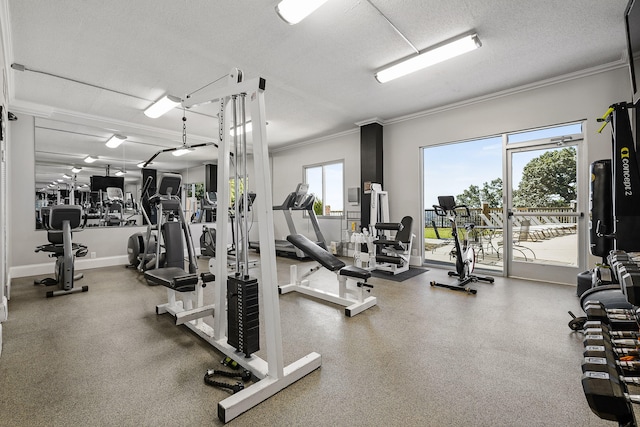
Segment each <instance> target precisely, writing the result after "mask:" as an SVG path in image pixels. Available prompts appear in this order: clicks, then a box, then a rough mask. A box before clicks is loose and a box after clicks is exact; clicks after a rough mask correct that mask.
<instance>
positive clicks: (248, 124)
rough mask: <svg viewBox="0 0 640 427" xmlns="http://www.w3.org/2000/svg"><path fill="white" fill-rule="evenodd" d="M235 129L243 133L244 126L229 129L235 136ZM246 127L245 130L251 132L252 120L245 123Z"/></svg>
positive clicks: (240, 133)
mask: <svg viewBox="0 0 640 427" xmlns="http://www.w3.org/2000/svg"><path fill="white" fill-rule="evenodd" d="M234 129H238V132H239V133H238V135H242V126H237V127H236V128H231V129H229V132H230V133H231V136H233V134H234V133H235V132H234ZM244 129H245V131H246V132H247V133H249V132H251V122H247V123H245V125H244Z"/></svg>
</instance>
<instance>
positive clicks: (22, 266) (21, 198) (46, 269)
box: [9, 114, 145, 277]
mask: <svg viewBox="0 0 640 427" xmlns="http://www.w3.org/2000/svg"><path fill="white" fill-rule="evenodd" d="M17 116H18V120H17V121H15V122H10V124H9V127H10V131H11V135H12V147H11V148H12V149H11V164H12V165H13V167H11V169H10V171H9V200H11V203H10V204H9V217H10V221H11V222H10V227H9V232H10V235H9V246H10V248H11V255H12V256H11V260H10V261H9V266H10V269H11V276H12V277H21V276H30V275H33V274H46V273H52V272H53V264H54V262H53V260H51V259H50V258H48V257H47V256H46V255H45V254H43V253H35V252H34V249H35V247H36V246H38V245H41V244H45V243H47V235H46V231H44V230H36V229H35V216H34V215H35V213H34V212H35V204H34V193H33V189H34V188H35V166H34V159H35V148H34V147H35V145H34V142H35V128H34V118H33V117H32V116H29V115H27V114H18V115H17ZM143 230H145V227H141V226H140V227H109V228H86V229H85V230H84V231H82V232H80V233H74V235H73V238H74V241H76V242H79V243H83V244H85V245H87V246H88V248H89V252H90V253H91V252H95V256H96V258H95V259H91V257H90V255H88V256H87V257H85V258H80V259H78V260H77V261H76V264H75V266H76V268H77V269H79V270H81V269H83V268H91V267H99V266H102V265H109V264H123V265H124V264H125V263H126V254H127V241H128V239H129V236H130V235H131V234H133V233H135V232H141V231H143Z"/></svg>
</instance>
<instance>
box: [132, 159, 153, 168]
mask: <svg viewBox="0 0 640 427" xmlns="http://www.w3.org/2000/svg"><path fill="white" fill-rule="evenodd" d="M145 163H147V162H145V161H142V162H140V163H138V164H137V165H136V166H137V167H139V168H140V169H142V168H143V167H144V164H145ZM149 164H150V165H152V164H153V163H149Z"/></svg>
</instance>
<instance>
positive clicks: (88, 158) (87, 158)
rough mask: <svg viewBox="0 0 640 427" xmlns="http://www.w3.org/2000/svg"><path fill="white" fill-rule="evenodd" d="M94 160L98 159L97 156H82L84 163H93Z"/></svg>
mask: <svg viewBox="0 0 640 427" xmlns="http://www.w3.org/2000/svg"><path fill="white" fill-rule="evenodd" d="M96 160H98V157H97V156H96V157H91V156H87V157H85V158H84V161H85V163H93V162H95V161H96Z"/></svg>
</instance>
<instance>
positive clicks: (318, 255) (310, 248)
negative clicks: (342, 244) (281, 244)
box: [287, 234, 346, 271]
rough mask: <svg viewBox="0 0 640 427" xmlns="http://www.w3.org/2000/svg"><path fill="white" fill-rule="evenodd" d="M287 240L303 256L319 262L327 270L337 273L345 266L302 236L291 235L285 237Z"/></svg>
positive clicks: (338, 259)
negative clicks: (302, 253)
mask: <svg viewBox="0 0 640 427" xmlns="http://www.w3.org/2000/svg"><path fill="white" fill-rule="evenodd" d="M287 240H288V241H289V242H290V243H291V244H292V245H293V246H295V247H296V248H298V249H300V250H301V251H302V252H304V254H305V255H307V256H309V258H311V259H312V260H314V261H316V262H319V263H320V264H321V265H322V266H323V267H324V268H326V269H327V270H330V271H337V270H340V269H341V268H343V267H344V266H345V265H346V264H345V263H344V262H342V261H341V260H340V258H338V257H336V256H334V255H333V254H332V253H331V252H329V251H326V250H324V249H323V248H321V247H320V246H318V245H317V244H316V243H314V242H312V241H311V240H309V239H307V238H306V237H305V236H303V235H302V234H292V235H290V236H287Z"/></svg>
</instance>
